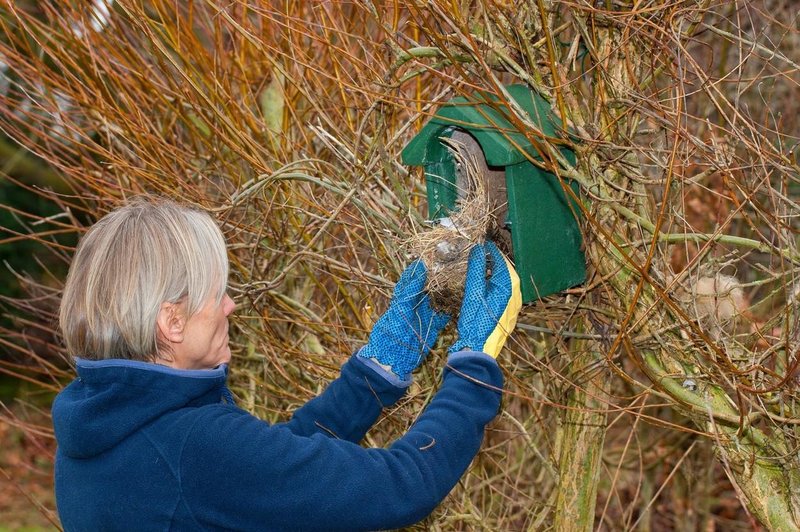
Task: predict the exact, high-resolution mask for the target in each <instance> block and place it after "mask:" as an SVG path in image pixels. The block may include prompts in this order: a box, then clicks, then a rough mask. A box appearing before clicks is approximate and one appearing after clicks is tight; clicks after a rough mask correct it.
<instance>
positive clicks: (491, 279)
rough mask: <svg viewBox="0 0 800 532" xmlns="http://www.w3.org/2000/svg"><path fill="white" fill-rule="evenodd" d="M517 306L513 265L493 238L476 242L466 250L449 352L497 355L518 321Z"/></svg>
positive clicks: (517, 287) (519, 299) (518, 293)
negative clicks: (458, 309) (455, 333)
mask: <svg viewBox="0 0 800 532" xmlns="http://www.w3.org/2000/svg"><path fill="white" fill-rule="evenodd" d="M487 260H488V261H490V262H489V269H490V270H491V272H487ZM520 308H522V292H521V291H520V285H519V276H518V275H517V272H516V270H514V266H512V265H511V262H509V260H508V259H506V258H505V256H503V254H502V253H501V252H500V250H499V249H497V246H495V245H494V244H493V243H492V242H487V243H486V244H484V245H481V244H478V245H476V246H475V247H474V248H472V250H471V251H470V253H469V263H468V264H467V279H466V283H465V286H464V300H463V301H462V302H461V314H460V315H459V316H458V340H457V341H456V343H455V344H453V345H452V347H450V349H449V350H448V353H454V352H456V351H464V350H473V351H483V352H484V353H486V354H488V355H490V356H491V357H493V358H497V355H498V354H499V353H500V350H501V349H502V348H503V345H504V344H505V343H506V339H507V338H508V335H509V334H511V331H513V330H514V327H515V326H516V325H517V315H519V311H520Z"/></svg>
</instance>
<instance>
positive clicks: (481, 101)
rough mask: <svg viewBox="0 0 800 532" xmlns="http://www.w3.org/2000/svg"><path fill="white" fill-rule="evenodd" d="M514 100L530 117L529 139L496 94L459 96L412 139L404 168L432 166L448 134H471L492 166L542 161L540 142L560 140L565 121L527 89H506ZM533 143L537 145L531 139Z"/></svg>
mask: <svg viewBox="0 0 800 532" xmlns="http://www.w3.org/2000/svg"><path fill="white" fill-rule="evenodd" d="M506 90H507V91H508V93H509V95H511V98H512V99H513V100H514V102H516V104H517V105H519V107H520V108H521V109H522V110H523V111H524V112H525V113H526V114H527V115H528V116H527V120H526V122H528V124H526V126H527V129H528V130H529V135H528V136H527V137H526V136H525V135H523V134H522V133H520V132H519V128H518V127H517V126H514V125H513V123H512V121H511V120H510V119H509V117H510V116H511V114H512V110H511V109H509V108H508V105H507V104H506V103H505V102H501V101H498V98H497V97H496V96H495V95H493V94H488V93H486V92H475V93H473V94H472V95H470V96H467V97H465V96H459V97H457V98H453V99H452V100H450V101H449V102H447V103H445V104H444V105H442V107H440V108H439V110H438V111H437V113H436V115H434V117H433V118H431V120H430V121H429V122H428V123H427V124H426V125H425V127H423V128H422V131H420V132H419V133H418V134H417V136H415V137H414V138H413V139H411V142H409V143H408V145H406V147H405V148H404V149H403V152H402V153H401V158H402V160H403V163H404V164H407V165H411V166H420V165H423V164H426V163H429V162H432V161H431V160H429V156H428V153H429V150H430V148H431V145H432V144H433V143H435V142H438V139H439V138H440V137H442V136H449V132H448V130H451V129H454V128H457V129H463V130H465V131H468V132H469V133H470V134H472V135H473V136H474V137H475V138H476V139H477V141H478V143H479V144H480V145H481V149H483V153H484V155H485V157H486V162H487V164H489V165H490V166H510V165H513V164H518V163H521V162H523V161H525V160H527V157H526V155H525V154H526V153H527V154H528V156H530V157H532V158H536V159H541V155H540V154H539V150H538V149H537V148H536V146H535V143H536V138H537V137H538V138H541V137H543V136H545V137H558V136H559V135H558V133H557V128H560V127H561V121H560V120H559V119H558V118H557V117H555V116H554V115H553V113H552V112H551V111H550V104H549V103H548V102H547V100H545V99H544V98H542V97H541V96H539V95H538V94H537V93H535V92H534V91H533V90H531V89H530V88H528V87H526V86H525V85H510V86H508V87H506ZM528 137H530V139H533V142H532V141H531V140H530V139H529V138H528Z"/></svg>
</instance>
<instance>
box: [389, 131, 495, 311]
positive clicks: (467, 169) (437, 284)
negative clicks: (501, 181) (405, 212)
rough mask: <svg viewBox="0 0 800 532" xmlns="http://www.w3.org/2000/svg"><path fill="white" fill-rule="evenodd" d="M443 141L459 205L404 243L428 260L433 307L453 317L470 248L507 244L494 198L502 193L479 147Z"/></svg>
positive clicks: (453, 141) (462, 292)
mask: <svg viewBox="0 0 800 532" xmlns="http://www.w3.org/2000/svg"><path fill="white" fill-rule="evenodd" d="M441 140H442V142H444V143H446V145H447V147H448V149H449V150H450V151H451V153H452V155H453V159H454V161H455V163H456V172H457V175H458V179H457V185H458V200H457V201H456V208H455V209H454V210H453V211H452V212H450V213H449V216H448V217H446V218H440V219H438V220H431V221H430V222H429V223H430V227H429V228H428V229H426V230H424V231H420V232H417V233H416V234H414V235H413V236H411V237H410V238H408V239H407V240H406V241H405V242H403V244H402V246H403V249H404V250H405V251H406V252H407V253H408V254H410V255H412V256H415V257H419V258H420V259H421V260H422V261H423V262H424V263H425V266H426V267H427V269H428V280H427V285H426V290H427V292H428V294H429V295H430V297H431V304H432V305H433V307H434V308H435V309H436V310H439V311H443V312H447V313H449V314H450V315H453V316H455V315H457V314H458V312H459V310H460V308H461V300H462V299H463V296H464V280H465V277H466V273H467V262H468V258H469V252H470V250H471V249H472V247H473V246H474V245H476V244H479V243H482V242H485V241H486V240H487V239H491V240H494V241H496V242H498V244H500V248H501V249H504V248H505V251H506V252H507V251H508V247H509V246H508V245H507V244H506V243H505V241H504V239H503V238H502V235H500V233H501V230H500V229H501V228H500V225H499V224H498V213H499V212H500V211H501V210H502V209H501V208H498V205H497V203H498V202H497V201H496V199H495V198H496V197H497V196H498V194H497V193H496V191H493V190H491V187H492V183H493V180H491V179H487V178H486V175H487V172H486V164H485V162H484V161H483V160H482V154H481V152H480V149H478V150H477V153H476V151H475V150H470V149H468V146H467V145H466V144H465V143H462V142H459V141H457V140H454V139H441ZM502 196H505V194H504V193H503V194H502ZM500 207H504V204H503V205H501V206H500ZM504 231H505V230H504ZM505 232H507V231H505Z"/></svg>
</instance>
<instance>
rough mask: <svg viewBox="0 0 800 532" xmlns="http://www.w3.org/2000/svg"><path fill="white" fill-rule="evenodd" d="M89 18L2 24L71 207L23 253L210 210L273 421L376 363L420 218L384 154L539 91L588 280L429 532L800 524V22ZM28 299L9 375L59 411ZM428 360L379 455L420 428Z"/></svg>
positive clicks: (257, 401) (245, 357)
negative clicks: (369, 356)
mask: <svg viewBox="0 0 800 532" xmlns="http://www.w3.org/2000/svg"><path fill="white" fill-rule="evenodd" d="M278 4H280V5H278ZM634 4H635V5H634ZM93 5H94V9H93V10H92V9H87V8H86V5H85V3H78V2H55V1H53V2H36V3H30V5H26V3H25V2H11V1H9V0H6V1H4V2H3V3H2V6H3V7H2V8H0V13H1V15H0V21H2V27H1V28H0V33H2V38H1V39H2V40H1V42H2V47H0V60H2V62H3V63H4V64H5V66H4V67H3V68H4V72H5V78H4V79H3V81H2V83H0V109H2V111H0V113H1V114H0V129H2V130H3V131H4V132H5V133H6V134H7V135H8V136H9V137H11V138H13V139H14V140H15V141H16V142H18V143H20V144H22V145H23V146H25V147H27V148H28V149H30V150H31V151H32V152H34V153H36V154H37V155H38V156H39V157H41V158H42V160H44V161H46V162H47V163H48V164H49V165H51V166H52V167H53V168H54V169H55V170H56V171H57V172H58V173H59V174H60V175H61V176H63V178H64V180H65V182H66V183H67V185H66V189H65V190H61V191H59V192H58V193H56V192H47V191H44V190H42V191H40V194H41V196H42V197H43V198H47V199H48V200H49V201H50V204H51V205H52V208H53V209H54V212H55V213H56V215H55V216H51V217H49V218H48V220H47V221H45V222H42V223H41V224H39V225H35V226H32V232H31V236H30V238H31V239H40V240H42V241H45V242H49V243H50V247H51V248H53V249H55V250H56V252H57V253H58V255H59V256H61V257H62V259H63V260H64V261H66V260H68V250H63V249H61V246H62V245H63V242H64V241H59V240H56V239H55V237H54V236H52V235H53V234H59V235H63V236H62V237H61V238H70V237H71V238H73V239H74V237H75V236H77V235H79V234H80V233H81V232H83V231H84V230H85V228H86V227H87V226H88V225H89V224H90V223H91V221H92V220H94V219H96V218H97V217H99V216H101V215H102V214H103V213H104V212H106V211H108V210H109V209H111V208H112V207H113V206H114V205H116V204H117V203H118V202H119V201H120V200H122V199H124V198H126V197H129V196H131V195H134V194H139V193H143V192H147V193H156V194H164V195H168V196H171V197H173V198H177V199H180V200H182V201H187V202H191V203H194V204H197V205H200V206H202V207H204V208H206V209H208V210H210V211H211V212H213V213H214V214H215V216H216V217H217V219H218V220H219V222H220V224H221V225H222V227H223V228H224V231H225V234H226V236H227V238H228V241H229V243H230V257H231V261H232V272H233V273H232V277H231V289H232V292H233V294H234V295H235V296H236V299H237V301H238V302H239V311H238V316H237V318H236V319H235V329H236V334H235V339H234V344H235V345H234V347H235V364H234V365H235V367H234V371H233V384H234V391H235V393H236V394H237V395H238V396H239V397H240V399H241V400H242V402H243V404H244V406H245V407H246V408H248V409H250V410H251V411H253V412H255V413H256V414H257V415H259V416H261V417H263V418H265V419H268V420H276V419H280V418H284V417H285V416H286V415H287V413H288V412H290V411H291V410H292V408H293V407H295V406H296V405H298V404H300V403H302V402H303V401H305V400H307V399H308V398H310V397H312V396H313V395H314V394H316V393H317V392H318V391H319V390H320V389H321V387H323V386H324V385H325V383H326V382H328V381H329V380H330V379H331V378H333V377H334V376H335V375H336V372H337V368H338V366H339V365H340V364H341V363H342V362H343V360H344V359H345V357H347V356H348V355H349V354H350V353H351V352H352V350H353V349H354V348H355V347H356V346H357V345H359V343H360V342H363V341H364V340H365V338H366V334H367V332H368V330H369V328H370V325H371V323H372V321H373V320H374V319H375V317H376V316H377V315H379V313H380V311H381V310H382V309H383V308H384V307H385V305H386V301H387V295H388V294H387V291H388V289H389V288H390V287H391V285H392V284H393V281H394V280H395V279H396V277H397V274H398V272H399V271H400V269H401V268H402V266H403V265H404V264H405V263H406V262H407V261H408V259H409V258H408V257H404V256H401V255H400V252H399V248H398V246H397V243H398V241H399V240H401V239H403V238H404V237H405V236H407V235H408V234H409V233H411V232H413V231H416V230H418V228H419V227H420V223H421V222H422V220H423V216H424V213H425V211H424V208H425V205H424V203H425V199H424V195H423V188H422V187H423V183H422V180H421V176H420V175H419V174H418V173H417V172H416V171H409V169H408V168H406V167H403V166H402V165H401V164H399V161H398V153H399V151H400V149H401V148H402V147H403V146H404V144H405V142H407V141H408V140H409V139H410V138H411V137H412V136H413V134H414V133H415V131H417V130H418V128H419V127H420V126H421V125H422V124H423V123H424V122H425V120H426V118H427V117H428V116H429V115H430V114H431V113H432V112H433V111H434V110H435V108H436V105H437V104H438V103H440V102H442V101H445V100H447V99H449V98H451V97H453V96H456V95H458V94H462V93H465V92H469V91H471V90H473V89H474V88H480V89H484V90H487V91H490V92H492V93H494V94H496V95H497V97H498V98H500V99H501V100H503V99H505V98H506V97H507V95H506V94H505V93H504V92H503V89H502V86H503V84H507V83H525V84H527V85H529V86H530V87H531V88H533V89H535V90H537V91H539V92H540V93H541V94H542V95H543V96H545V97H546V98H547V99H548V100H549V101H550V102H551V104H552V107H553V110H554V112H555V113H556V114H557V115H558V116H560V117H561V118H562V120H563V122H564V123H565V124H567V125H568V126H569V128H570V131H571V135H570V137H569V138H566V137H565V138H561V139H553V138H543V137H542V136H541V135H540V134H539V133H538V132H537V131H536V128H534V127H532V126H531V124H529V123H527V122H526V121H525V119H524V117H522V116H517V115H514V116H511V117H510V119H511V121H512V123H514V124H515V127H516V128H517V129H518V130H519V131H521V132H522V133H524V134H525V135H526V136H528V138H529V139H531V140H532V141H534V142H536V143H537V145H538V146H540V149H541V159H540V160H538V161H537V164H539V165H541V166H543V167H545V168H547V169H549V170H550V171H552V172H554V173H556V174H558V175H560V176H561V177H563V178H568V179H572V180H575V181H577V182H578V183H579V184H580V187H581V193H582V200H583V203H582V204H583V206H584V208H585V212H584V213H583V214H584V217H585V222H584V240H585V243H586V254H587V260H588V263H589V266H590V277H589V279H588V281H587V282H586V284H585V285H584V286H583V287H581V288H578V289H573V290H571V291H569V293H567V294H561V295H559V296H555V297H551V298H548V299H547V300H546V301H542V302H539V303H536V304H534V305H530V306H529V307H527V308H526V310H525V311H524V312H523V315H522V317H521V325H520V327H519V330H518V333H517V334H516V335H515V336H514V338H513V341H512V342H511V345H510V346H509V348H507V350H506V351H505V352H504V354H503V355H502V357H501V362H502V365H503V367H504V369H505V371H506V374H507V380H508V384H509V392H508V394H507V398H506V400H505V406H504V409H503V413H502V414H501V416H500V417H499V418H498V420H497V421H496V422H495V423H494V424H493V426H492V428H491V430H490V431H489V433H488V434H487V439H486V445H485V448H484V450H483V451H482V453H481V455H480V456H479V458H478V459H477V460H476V462H475V464H474V466H473V467H472V469H471V470H470V472H469V473H468V474H467V475H466V476H465V478H464V479H463V481H462V483H461V484H460V485H459V486H458V487H457V488H456V490H455V491H454V492H453V494H452V495H451V496H450V497H449V498H448V500H447V501H446V502H445V503H444V504H443V505H442V507H441V508H440V509H439V510H437V511H436V512H435V514H434V515H433V516H432V517H431V518H429V520H428V522H427V525H430V526H431V527H439V528H444V529H451V528H463V529H474V528H481V527H483V528H486V529H489V530H518V529H524V528H530V529H534V530H538V529H543V528H546V527H547V526H553V527H555V528H556V529H559V530H561V529H564V527H565V526H566V523H577V524H575V525H574V526H577V527H581V526H582V525H581V523H584V524H587V523H589V524H590V523H593V522H597V523H598V524H600V523H602V524H603V526H604V527H606V528H609V529H629V528H634V527H635V526H638V525H639V524H644V523H649V525H650V526H651V527H652V528H653V529H664V528H676V527H679V526H685V527H686V529H692V530H693V529H709V527H710V526H713V525H711V524H709V523H711V522H717V523H718V524H719V525H720V526H721V527H725V528H726V529H731V528H735V527H736V526H738V527H739V528H743V529H746V528H748V527H749V526H750V524H749V521H748V520H747V518H746V517H745V513H746V512H749V513H750V514H752V516H754V518H755V519H757V520H759V521H761V522H763V523H764V524H766V525H767V526H770V527H772V528H775V529H780V528H782V527H790V526H792V525H790V524H789V523H795V524H796V523H797V522H798V519H797V517H796V516H797V515H800V514H798V512H800V504H798V501H797V500H796V497H797V495H796V494H797V493H798V491H797V486H798V480H800V477H798V475H800V473H798V471H800V469H798V467H797V465H798V464H797V457H796V452H795V451H794V449H795V448H796V446H797V443H798V441H797V435H796V428H795V427H796V425H797V419H798V412H797V403H796V401H797V395H796V376H795V373H796V369H797V358H796V357H797V355H796V348H795V347H794V343H795V342H796V337H797V331H798V329H797V322H796V321H797V292H796V288H795V277H796V270H797V264H798V262H800V255H799V254H798V251H797V242H796V232H797V227H798V224H797V216H798V206H797V199H798V187H799V186H800V185H799V184H798V173H797V172H798V167H797V164H796V154H795V146H796V144H797V138H798V127H800V126H798V125H797V124H795V123H794V121H792V120H787V119H786V118H785V117H793V116H795V115H796V111H797V103H796V99H793V98H792V94H793V91H795V92H796V86H797V83H798V81H799V80H800V74H799V73H798V65H797V64H796V63H795V62H794V60H793V59H791V58H792V57H796V55H797V54H796V51H797V50H798V39H800V36H798V32H797V24H796V21H797V17H798V12H797V8H796V7H793V6H791V5H789V4H787V3H785V2H778V1H773V0H761V1H758V2H749V3H746V4H739V3H730V2H711V1H707V0H703V1H698V2H679V3H674V2H673V3H668V2H662V3H659V2H656V3H646V5H642V3H639V2H627V1H614V2H585V1H578V2H573V3H561V2H557V1H552V0H543V1H539V2H533V1H531V2H500V1H478V0H476V1H465V2H439V1H434V2H428V3H419V2H414V1H409V2H397V3H394V2H377V3H374V2H355V3H344V2H341V3H339V2H319V3H317V2H285V3H277V2H267V1H263V2H255V3H253V2H250V3H245V2H239V1H231V2H221V3H220V2H186V3H182V2H177V3H176V2H164V1H161V0H155V1H151V2H145V3H139V2H131V1H128V0H122V1H117V2H114V3H111V4H107V3H104V2H102V1H95V2H94V3H93ZM108 5H110V9H105V8H103V6H108ZM559 143H568V144H574V148H575V150H576V152H577V155H578V164H577V165H576V166H572V165H570V164H569V163H568V162H567V161H565V160H563V159H561V158H560V156H559V153H558V151H557V150H556V149H554V147H556V146H557V145H559ZM541 252H542V253H547V250H546V249H543V250H541ZM27 288H28V290H29V291H30V297H29V298H27V299H25V300H21V299H20V300H18V301H17V306H18V307H19V310H20V311H21V312H22V314H21V316H22V317H18V318H17V320H25V321H24V322H23V321H18V322H17V325H15V326H12V327H9V328H7V330H6V331H4V332H3V341H4V342H7V343H8V345H14V346H17V347H16V348H14V349H15V350H16V351H17V353H24V354H25V355H26V357H27V360H28V363H27V364H26V366H27V367H25V368H22V367H19V366H18V365H14V364H12V363H6V362H2V368H3V369H5V370H6V371H10V372H17V373H20V374H23V375H24V376H26V377H28V378H32V379H34V380H38V381H41V382H42V383H43V385H44V386H46V387H49V388H50V389H56V388H57V386H58V383H59V382H62V381H63V379H65V378H68V375H69V371H68V364H69V362H68V361H67V360H64V357H63V354H62V351H61V348H60V347H59V344H58V342H57V340H56V339H55V337H54V336H52V335H51V334H50V332H49V331H50V330H51V329H52V327H53V320H52V317H53V315H52V311H53V308H54V305H55V303H56V302H57V295H58V287H57V286H53V283H49V282H48V283H39V284H35V283H30V284H28V285H27ZM23 325H24V326H23ZM451 338H452V332H451V333H450V334H449V336H448V335H445V338H444V340H443V341H444V342H446V341H448V340H449V339H451ZM442 351H443V350H442V349H439V350H438V352H436V353H434V354H433V355H432V356H431V360H430V361H429V362H428V363H427V364H426V366H425V367H424V368H423V369H422V370H421V371H420V373H419V375H418V377H417V384H416V385H415V386H414V388H413V389H412V391H411V393H410V394H409V396H408V398H407V399H406V400H405V401H404V402H403V403H402V404H401V405H400V406H399V407H398V408H397V409H396V410H394V411H392V412H390V413H389V415H388V416H387V417H386V418H385V419H384V420H383V421H382V422H381V423H380V424H379V426H378V427H377V428H376V430H374V431H373V432H372V433H371V435H370V436H369V438H368V442H367V443H369V444H373V445H380V444H382V443H384V442H386V441H388V440H389V439H391V438H392V436H393V435H396V434H398V433H399V432H400V431H402V430H403V429H404V427H407V426H408V424H409V423H411V422H412V421H413V419H414V413H415V412H416V411H418V410H419V409H420V408H423V407H424V405H425V403H426V401H427V400H428V399H429V397H430V394H431V391H432V390H433V389H434V388H435V385H436V380H437V376H438V375H439V371H440V368H441V365H442V363H443V354H442ZM712 453H713V454H715V455H716V456H717V457H718V458H719V460H717V461H715V460H712V459H711V456H712ZM725 478H728V479H730V482H731V483H728V481H726V480H725ZM737 499H738V500H737ZM738 501H741V504H742V506H740V505H739V502H738ZM745 507H746V508H747V510H746V511H745V510H744V508H745ZM727 520H733V521H734V523H731V522H729V521H727Z"/></svg>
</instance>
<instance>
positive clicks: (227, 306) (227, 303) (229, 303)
mask: <svg viewBox="0 0 800 532" xmlns="http://www.w3.org/2000/svg"><path fill="white" fill-rule="evenodd" d="M222 308H223V309H224V311H225V315H226V316H230V314H231V312H233V311H234V309H235V308H236V303H234V302H233V299H231V296H229V295H228V294H225V297H224V298H222Z"/></svg>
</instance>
